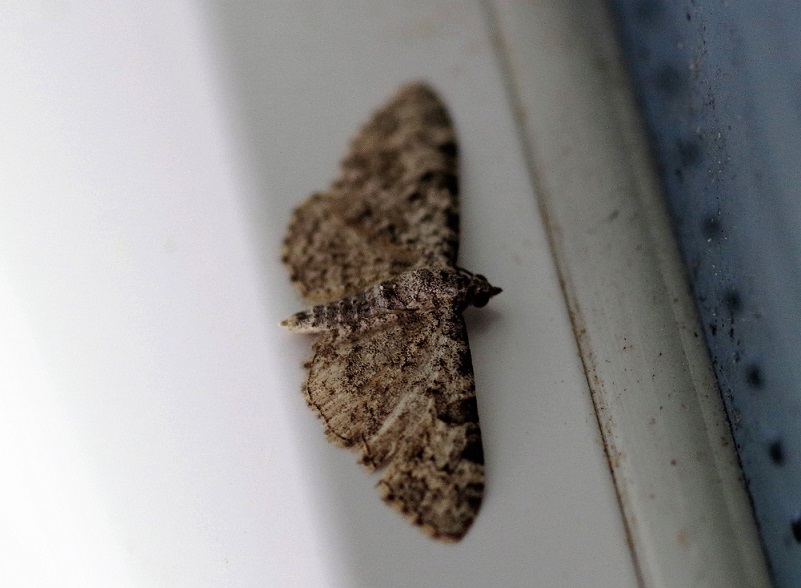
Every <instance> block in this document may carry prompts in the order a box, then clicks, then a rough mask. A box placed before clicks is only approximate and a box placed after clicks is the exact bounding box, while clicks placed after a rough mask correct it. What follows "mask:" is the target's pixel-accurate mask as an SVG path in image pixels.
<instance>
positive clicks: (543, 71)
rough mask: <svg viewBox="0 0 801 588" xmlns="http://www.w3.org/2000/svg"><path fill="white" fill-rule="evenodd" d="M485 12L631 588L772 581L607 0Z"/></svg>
mask: <svg viewBox="0 0 801 588" xmlns="http://www.w3.org/2000/svg"><path fill="white" fill-rule="evenodd" d="M494 4H495V9H496V10H495V14H496V15H497V19H498V23H499V25H498V26H499V28H498V32H499V34H500V36H501V37H502V38H503V41H504V47H505V50H506V56H507V58H508V61H507V65H508V73H509V77H510V80H511V85H512V86H513V88H514V91H515V92H516V96H517V99H518V104H519V108H518V112H519V113H520V119H521V126H522V128H523V129H524V137H525V140H526V144H527V152H528V154H529V157H530V163H531V169H532V172H533V176H534V177H535V178H536V186H537V188H538V189H539V196H540V202H541V203H542V208H543V211H544V213H545V216H546V218H547V224H548V226H549V230H550V233H551V239H552V242H553V248H554V252H555V255H556V258H557V262H558V264H559V269H560V273H561V276H562V282H563V284H564V289H565V293H566V295H567V299H568V304H569V305H570V308H571V315H572V318H573V321H574V329H575V332H576V335H577V339H578V341H579V344H580V349H581V353H582V357H583V360H584V364H585V367H586V370H587V379H588V382H589V385H590V389H591V391H592V394H593V398H594V401H595V405H596V409H597V411H598V414H599V421H600V423H601V427H602V431H603V435H604V440H605V442H606V445H607V448H608V453H609V455H610V463H611V467H612V470H613V472H614V476H615V481H616V484H617V488H618V492H619V495H620V497H621V504H622V507H623V513H624V515H625V518H626V523H627V528H628V530H629V534H630V536H631V539H632V547H633V551H634V553H635V556H636V563H637V566H638V570H639V575H640V577H641V578H642V582H643V584H644V585H646V586H655V587H657V586H658V587H661V586H665V587H668V586H721V587H732V586H767V585H770V579H769V576H768V571H767V566H766V563H765V559H764V556H763V553H762V551H761V547H760V543H759V537H758V535H757V529H756V525H755V523H754V519H753V514H752V511H751V505H750V503H749V500H748V496H747V494H746V491H745V487H744V484H743V482H742V478H741V471H740V467H739V464H738V461H737V455H736V453H735V450H734V442H733V440H732V438H731V435H730V431H729V427H728V423H727V421H726V417H725V413H724V410H723V406H722V402H721V398H720V393H719V391H718V387H717V384H716V382H715V379H714V376H713V374H712V370H711V365H710V362H709V358H708V355H707V352H706V348H705V346H704V344H703V338H702V335H701V330H700V326H699V325H698V318H697V316H696V313H695V307H694V305H693V300H692V297H691V296H690V292H689V287H688V285H687V283H686V280H685V276H684V268H683V267H682V265H681V262H680V260H679V257H678V251H677V249H676V245H675V243H674V240H673V235H672V232H671V228H670V224H669V219H668V215H667V211H666V210H665V205H664V202H663V200H662V197H661V194H660V190H659V186H658V183H657V173H656V170H655V169H654V166H653V164H652V162H651V161H650V159H649V150H648V145H647V143H646V141H645V135H644V131H643V128H642V125H641V124H640V121H639V117H638V116H637V111H636V106H635V103H634V100H633V97H632V95H631V92H630V89H629V85H628V78H627V76H626V72H625V71H624V69H623V67H622V59H621V56H620V54H619V51H618V48H617V45H616V42H615V39H614V36H613V35H612V31H613V30H614V26H613V23H612V19H611V18H610V16H609V15H608V14H607V12H606V6H605V2H603V1H602V0H584V1H582V2H573V3H565V2H561V1H559V0H554V1H547V0H546V1H542V2H536V3H522V2H521V3H515V2H500V1H499V2H495V3H494Z"/></svg>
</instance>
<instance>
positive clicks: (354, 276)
mask: <svg viewBox="0 0 801 588" xmlns="http://www.w3.org/2000/svg"><path fill="white" fill-rule="evenodd" d="M458 247H459V205H458V168H457V147H456V136H455V133H454V130H453V126H452V125H451V121H450V117H449V116H448V112H447V110H446V109H445V106H444V105H443V104H442V102H441V101H440V99H439V98H438V97H437V95H436V94H435V93H434V92H433V90H431V89H430V88H428V87H427V86H425V85H424V84H412V85H409V86H405V87H403V88H402V89H401V90H400V91H399V93H398V94H397V95H396V96H395V98H393V99H392V100H391V101H390V102H389V104H388V105H387V106H385V107H384V108H383V109H381V110H380V111H378V112H377V113H376V114H375V115H373V117H372V118H371V119H370V120H369V121H368V122H367V124H366V125H365V126H364V127H363V128H362V129H361V131H360V132H359V133H358V134H357V136H356V138H355V139H354V140H353V142H352V144H351V147H350V150H349V152H348V154H347V155H346V157H345V159H344V160H343V162H342V166H341V173H340V176H339V178H338V179H337V180H336V181H335V182H334V183H333V185H332V186H331V188H330V190H328V191H326V192H323V193H320V194H315V195H313V196H311V197H310V198H309V199H308V200H306V201H305V202H304V203H303V204H301V205H300V206H299V207H298V208H297V209H296V210H295V212H294V214H293V216H292V220H291V221H290V223H289V229H288V231H287V235H286V238H285V240H284V249H283V262H284V263H285V264H286V266H287V267H288V268H289V271H290V276H291V280H292V282H293V283H294V284H295V285H296V287H297V288H298V290H299V291H300V293H301V295H302V296H303V297H304V298H305V299H306V300H307V301H308V302H310V303H312V304H320V303H323V302H328V301H330V300H334V299H337V298H342V297H344V296H350V295H352V294H355V293H356V292H359V291H361V290H364V289H365V288H366V287H367V286H369V285H371V284H375V283H376V282H379V281H382V280H387V279H390V278H392V277H394V276H397V275H399V274H400V273H402V272H404V271H405V270H407V269H413V268H419V267H431V266H443V265H448V266H452V265H455V263H456V255H457V252H458Z"/></svg>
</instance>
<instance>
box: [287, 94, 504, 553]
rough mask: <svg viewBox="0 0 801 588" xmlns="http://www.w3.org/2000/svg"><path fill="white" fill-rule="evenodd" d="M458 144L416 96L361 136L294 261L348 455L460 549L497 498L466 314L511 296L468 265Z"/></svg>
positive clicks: (315, 374) (314, 205)
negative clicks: (492, 496) (491, 496)
mask: <svg viewBox="0 0 801 588" xmlns="http://www.w3.org/2000/svg"><path fill="white" fill-rule="evenodd" d="M458 247H459V202H458V161H457V144H456V136H455V133H454V130H453V126H452V124H451V120H450V117H449V115H448V112H447V110H446V109H445V106H444V105H443V104H442V102H441V101H440V99H439V97H438V96H437V95H436V94H435V93H434V91H433V90H431V88H429V87H428V86H426V85H424V84H420V83H418V84H411V85H408V86H404V87H403V88H401V89H400V91H399V92H398V93H397V95H396V96H395V97H394V98H393V99H392V100H391V101H390V102H389V103H388V104H387V105H386V106H385V107H384V108H382V109H381V110H379V111H378V112H377V113H376V114H375V115H373V117H372V118H371V119H370V120H369V121H368V122H367V124H366V125H365V126H364V127H363V128H362V129H361V130H360V131H359V133H358V134H357V135H356V137H355V139H354V140H353V142H352V144H351V147H350V150H349V151H348V154H347V155H346V157H345V159H344V160H343V161H342V165H341V172H340V175H339V178H338V179H337V180H336V181H334V183H333V184H332V185H331V187H330V188H329V189H328V190H327V191H325V192H321V193H318V194H314V195H312V196H311V197H310V198H309V199H308V200H306V201H305V202H304V203H303V204H301V205H300V206H299V207H298V208H297V209H296V210H295V212H294V214H293V216H292V220H291V221H290V223H289V229H288V231H287V235H286V239H285V240H284V249H283V259H282V260H283V262H284V264H285V265H286V266H287V268H288V269H289V272H290V276H291V280H292V283H293V284H294V285H295V286H296V287H297V289H298V290H299V291H300V294H301V295H302V296H303V298H304V299H305V300H306V301H307V302H308V303H310V304H316V305H317V306H314V307H313V308H310V309H309V310H305V311H302V312H299V313H297V314H295V315H293V316H291V317H289V318H288V319H286V320H285V321H283V322H282V323H281V324H282V325H283V326H284V327H287V328H288V329H291V330H293V331H296V332H300V333H314V334H316V335H317V339H316V340H315V342H314V345H313V351H314V355H313V356H312V357H311V359H310V360H309V361H308V362H307V363H306V368H307V369H308V371H309V373H308V378H307V380H306V383H305V385H304V390H303V391H304V394H305V396H306V401H307V402H308V404H309V406H310V407H311V408H312V409H313V410H314V411H315V412H316V413H317V414H318V415H319V417H320V418H321V419H322V421H323V423H324V426H325V431H326V435H327V436H328V438H329V439H330V440H331V441H333V442H334V443H336V444H338V445H341V446H343V447H349V448H353V449H355V450H356V451H358V452H359V454H360V456H361V457H360V462H361V463H362V464H363V465H364V466H366V467H367V468H368V469H370V470H374V469H383V475H382V477H381V480H380V481H379V482H378V488H379V490H380V492H381V495H382V497H383V499H384V500H385V501H386V502H387V503H388V504H390V505H391V506H393V507H394V508H396V509H398V510H399V511H400V512H401V513H402V514H404V515H405V516H407V517H408V518H409V519H410V520H411V522H412V523H414V524H416V525H419V526H420V527H422V528H423V529H424V530H425V531H426V532H427V533H429V534H430V535H431V536H433V537H435V538H437V539H441V540H444V541H458V540H459V539H461V538H462V537H463V536H464V534H465V533H466V532H467V530H468V529H469V528H470V525H471V524H472V523H473V521H474V519H475V517H476V514H477V513H478V509H479V506H480V505H481V499H482V495H483V491H484V453H483V449H482V445H481V430H480V429H479V425H478V411H477V406H476V396H475V382H474V378H473V365H472V362H471V359H470V347H469V344H468V340H467V330H466V329H465V324H464V320H463V319H462V312H463V311H464V309H465V308H466V307H467V306H468V305H470V304H472V305H474V306H484V305H485V304H486V303H487V301H488V300H489V299H490V298H491V297H493V296H495V295H496V294H498V293H499V292H500V291H501V290H500V288H495V287H493V286H491V285H490V284H489V282H488V281H487V280H486V278H484V276H481V275H479V274H472V273H470V272H468V271H466V270H463V269H461V268H459V267H457V266H456V254H457V251H458Z"/></svg>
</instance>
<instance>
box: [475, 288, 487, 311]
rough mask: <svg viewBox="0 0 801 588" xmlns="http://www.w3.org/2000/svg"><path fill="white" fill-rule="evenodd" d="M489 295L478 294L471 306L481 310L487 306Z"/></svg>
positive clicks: (484, 293)
mask: <svg viewBox="0 0 801 588" xmlns="http://www.w3.org/2000/svg"><path fill="white" fill-rule="evenodd" d="M489 299H490V297H489V294H487V293H486V292H480V293H478V294H476V295H475V296H474V297H473V306H475V307H476V308H481V307H482V306H487V302H489Z"/></svg>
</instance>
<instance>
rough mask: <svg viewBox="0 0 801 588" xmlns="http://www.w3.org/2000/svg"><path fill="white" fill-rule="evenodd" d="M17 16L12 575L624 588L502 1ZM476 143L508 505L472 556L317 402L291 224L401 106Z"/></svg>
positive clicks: (3, 457) (1, 246) (481, 345)
mask: <svg viewBox="0 0 801 588" xmlns="http://www.w3.org/2000/svg"><path fill="white" fill-rule="evenodd" d="M254 6H255V5H252V4H248V5H244V4H242V5H236V6H234V5H225V6H224V7H223V5H219V6H215V7H213V8H210V7H206V6H203V5H201V4H193V3H189V2H184V3H178V2H176V3H170V4H168V5H167V4H165V5H163V6H160V7H156V5H140V6H136V7H134V6H131V5H127V4H122V3H120V4H116V5H113V6H111V5H109V4H107V3H86V4H83V5H80V6H79V5H70V4H58V3H52V4H47V5H42V6H40V7H38V8H18V9H14V8H8V7H5V8H2V9H0V52H2V55H3V60H4V68H3V69H2V71H0V85H1V86H2V87H3V88H4V90H3V92H2V93H0V128H2V134H3V137H4V139H3V141H2V142H0V198H2V208H3V214H2V215H0V278H1V279H0V324H1V325H2V327H3V332H2V335H1V336H0V342H1V344H2V355H1V356H0V406H1V407H2V410H0V463H2V468H3V473H4V479H5V482H4V484H3V485H2V486H0V542H1V543H2V545H1V546H0V550H1V551H2V553H3V554H4V555H3V558H2V559H1V560H0V584H3V585H59V586H69V585H74V586H87V585H88V586H92V585H94V586H106V585H117V586H119V585H132V586H221V585H230V586H260V585H276V586H293V585H296V586H375V585H382V586H402V585H421V586H449V585H454V586H455V585H462V586H464V585H468V586H470V585H472V586H486V585H515V586H526V585H532V586H557V585H564V586H579V585H593V586H624V585H632V584H634V583H635V577H634V571H633V567H632V563H631V559H630V554H629V551H628V547H627V545H626V542H625V538H624V533H623V527H622V522H621V518H620V513H619V510H618V507H617V502H616V498H615V494H614V490H613V486H612V482H611V477H610V475H609V470H608V466H607V463H606V460H605V456H604V453H603V447H602V443H601V441H600V436H599V434H598V429H597V425H596V420H595V415H594V412H593V408H592V404H591V402H590V398H589V396H588V394H587V388H586V380H585V376H584V374H583V372H582V369H581V366H580V363H579V361H578V358H577V355H576V346H575V341H574V339H573V335H572V332H571V330H570V324H569V321H568V317H567V313H566V311H565V305H564V301H563V298H562V294H561V291H560V289H559V286H558V282H557V279H556V274H555V272H554V269H553V265H552V261H551V254H550V251H549V248H548V244H547V242H546V239H545V236H544V232H543V228H542V223H541V220H540V218H539V215H538V209H537V206H536V202H535V198H534V194H533V192H532V188H531V186H530V184H529V179H528V171H527V168H526V164H525V161H524V158H523V154H522V150H521V148H520V144H519V142H518V135H517V130H516V128H515V120H514V117H513V115H512V112H511V109H510V107H509V105H508V101H507V97H506V94H505V90H504V85H503V80H502V76H501V72H500V69H499V67H498V64H497V61H496V57H495V54H494V51H493V47H492V45H491V43H490V37H489V35H488V32H487V30H488V29H487V27H486V21H485V17H486V15H485V13H484V12H482V10H481V9H480V8H479V6H478V3H473V2H470V3H465V2H448V1H445V0H438V1H436V2H423V1H422V0H420V1H417V2H413V3H403V4H401V3H392V2H367V1H364V2H349V3H346V4H345V3H341V4H339V5H337V7H336V9H333V8H329V9H326V8H324V7H323V6H321V5H319V4H317V3H306V2H289V1H287V2H273V3H270V4H269V5H265V7H260V8H254ZM417 78H425V79H428V80H430V81H431V82H432V83H433V84H434V85H435V86H436V87H437V88H438V89H439V90H440V91H441V92H442V94H443V96H444V97H445V99H446V101H447V102H448V104H449V105H450V107H451V110H452V113H453V116H454V118H455V121H456V123H457V126H458V131H459V134H460V138H461V142H462V147H463V162H462V163H463V173H464V182H463V184H464V195H463V221H462V222H463V245H462V254H461V263H462V264H463V265H464V266H465V267H467V268H470V269H473V270H475V271H480V272H482V273H485V274H487V275H488V276H489V277H490V279H491V280H492V281H493V282H494V283H497V284H498V285H500V286H502V287H503V288H504V293H503V295H502V296H499V297H498V298H496V299H495V300H493V301H492V304H491V305H490V306H489V307H488V308H486V309H483V310H481V311H478V312H470V313H469V314H468V325H469V328H470V332H471V342H472V348H473V355H474V363H475V369H476V376H477V377H476V379H477V385H478V395H479V409H480V413H481V422H482V430H483V433H484V442H485V451H486V456H487V462H488V477H489V483H488V489H487V495H486V500H485V504H484V507H483V509H482V512H481V514H480V517H479V519H478V521H477V523H476V525H475V527H474V528H473V530H472V531H471V532H470V534H469V535H468V536H467V538H466V539H465V540H464V541H463V542H462V543H460V544H459V545H455V546H448V545H440V544H437V543H433V542H432V541H430V540H429V539H428V538H426V537H425V536H424V535H422V534H421V533H420V532H419V531H417V530H416V529H414V528H412V527H410V526H408V525H407V524H406V523H405V522H404V521H402V520H401V519H400V518H399V517H397V515H396V514H395V513H394V512H392V511H391V510H389V509H387V508H386V507H384V505H383V504H382V503H381V502H380V500H379V499H378V498H377V496H376V493H375V491H374V490H373V488H372V484H373V481H372V480H370V479H369V478H368V477H367V476H365V475H364V474H363V473H362V472H361V471H360V470H359V468H358V467H357V466H356V464H355V460H354V456H353V455H352V454H349V453H347V452H345V451H342V450H339V449H337V448H334V447H332V446H330V445H328V444H326V442H325V439H324V437H323V435H322V429H321V426H320V424H319V423H318V422H317V421H316V420H315V418H314V416H313V415H312V414H311V412H310V411H309V410H308V409H307V408H306V407H305V405H304V403H303V400H302V398H301V395H300V392H299V388H300V383H301V379H302V370H301V368H300V362H301V360H302V359H303V357H304V356H305V355H306V354H307V352H308V341H306V340H304V339H302V338H299V337H294V336H292V335H291V334H289V333H284V332H282V331H280V330H279V329H278V328H277V326H276V323H277V322H278V320H279V319H280V318H282V317H283V316H285V315H287V314H288V313H290V312H292V311H293V310H296V309H297V308H298V307H299V302H298V300H297V299H296V297H295V295H294V293H293V292H292V291H291V288H290V286H289V283H288V280H287V278H286V275H285V272H284V270H283V268H282V267H280V264H279V262H278V256H279V248H280V240H281V238H282V236H283V231H284V227H285V224H286V221H287V220H288V217H289V213H290V210H291V208H292V207H293V206H295V205H296V204H297V203H299V202H300V201H301V200H302V199H303V198H305V197H306V196H307V195H308V193H310V192H311V191H313V190H316V189H321V188H323V187H325V185H326V183H327V182H328V181H329V180H330V178H331V177H332V176H333V175H334V173H335V169H336V167H335V166H336V161H337V160H338V158H339V157H340V156H341V155H342V152H343V150H344V148H345V145H346V143H347V139H348V137H349V136H350V135H351V134H352V132H353V131H354V130H355V129H356V128H357V126H358V125H359V124H360V123H361V121H362V120H363V119H364V118H365V117H366V116H367V115H369V113H370V112H371V111H372V110H373V109H374V108H376V107H377V106H379V105H380V104H381V102H382V101H383V100H384V99H386V98H387V97H388V96H389V95H390V94H391V93H392V92H393V91H394V90H395V88H396V87H397V86H398V85H399V84H400V83H402V82H405V81H408V80H410V79H417Z"/></svg>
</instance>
